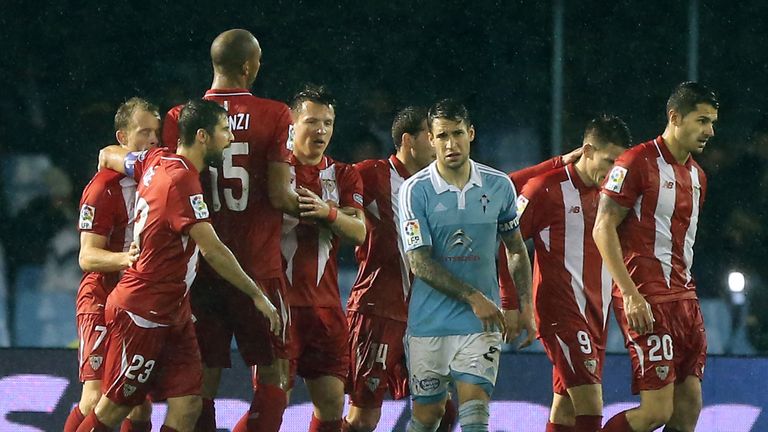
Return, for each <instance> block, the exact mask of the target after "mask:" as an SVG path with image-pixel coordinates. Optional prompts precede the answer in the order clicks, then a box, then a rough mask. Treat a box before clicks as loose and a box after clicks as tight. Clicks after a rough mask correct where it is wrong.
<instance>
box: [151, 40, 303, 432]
mask: <svg viewBox="0 0 768 432" xmlns="http://www.w3.org/2000/svg"><path fill="white" fill-rule="evenodd" d="M211 61H212V63H213V83H212V84H211V89H210V90H208V91H207V92H206V93H205V97H204V99H207V100H212V101H215V102H217V103H219V104H220V105H222V106H224V107H225V109H226V110H227V113H228V116H229V124H230V127H231V129H232V133H233V134H234V136H235V139H234V141H233V142H232V145H231V146H230V147H229V148H228V149H227V150H225V151H224V163H223V164H222V165H221V166H218V167H215V168H213V167H211V168H210V172H209V173H206V174H209V178H210V183H209V184H205V186H206V187H207V188H208V187H209V188H210V191H211V197H210V198H211V205H212V208H213V213H212V217H211V219H212V223H213V226H214V228H215V229H216V232H217V233H218V235H219V236H220V237H221V240H222V241H223V242H224V244H226V245H227V246H228V247H230V248H231V249H232V252H233V253H234V254H235V257H236V258H237V259H238V261H239V262H240V263H242V265H243V268H244V270H245V272H246V273H247V274H248V275H250V276H251V277H252V278H254V279H255V280H256V281H257V282H258V284H259V285H260V286H261V287H262V288H263V289H264V290H265V291H266V293H267V295H268V296H269V298H270V299H271V301H272V303H274V304H275V305H276V306H277V307H278V309H279V310H280V313H281V316H282V322H283V324H284V325H285V326H287V325H288V324H289V322H290V320H289V319H288V306H287V304H286V302H285V290H286V282H285V276H284V273H283V268H282V262H281V258H280V229H281V226H282V218H283V212H287V213H289V214H293V215H297V214H298V196H297V195H296V193H295V192H294V191H293V189H292V188H291V186H290V170H289V165H288V157H289V155H290V150H289V149H288V148H287V146H286V145H287V142H288V134H289V129H290V127H291V113H290V110H289V109H288V106H287V105H285V104H284V103H281V102H277V101H273V100H269V99H263V98H259V97H256V96H254V95H252V94H251V93H250V91H249V90H248V88H250V87H251V86H252V85H253V82H254V80H255V79H256V75H257V73H258V71H259V67H260V62H261V47H260V46H259V42H258V41H257V40H256V38H255V37H254V36H253V35H252V34H251V33H250V32H248V31H246V30H241V29H233V30H228V31H225V32H223V33H221V34H220V35H218V36H217V37H216V39H215V40H214V41H213V43H212V45H211ZM179 110H180V107H177V108H174V109H172V110H171V111H170V112H169V113H168V114H167V115H166V118H165V124H164V126H163V141H164V142H165V143H166V144H167V145H171V144H173V143H175V142H176V140H177V139H178V132H177V131H176V126H175V125H176V121H177V120H176V119H177V118H178V113H179ZM205 183H207V182H205ZM191 302H192V310H193V313H194V315H195V317H196V318H197V322H196V323H195V330H196V332H197V337H198V343H199V345H200V351H201V354H202V358H203V364H204V368H203V390H202V396H203V411H202V414H201V415H200V420H199V421H198V426H197V428H198V430H199V431H202V432H214V431H215V430H216V416H215V409H214V403H213V400H214V398H215V396H216V392H217V391H218V387H219V381H220V379H221V370H222V368H229V367H230V366H231V359H230V346H231V341H232V337H233V336H234V338H235V340H236V341H237V348H238V351H240V355H241V356H242V358H243V360H244V361H245V363H246V364H248V365H251V366H252V365H258V366H259V367H258V368H257V371H258V376H259V385H258V389H257V391H255V392H254V396H253V400H252V403H251V410H250V416H251V417H252V418H253V419H256V418H258V422H256V421H251V422H250V426H249V429H248V430H249V431H251V432H277V431H278V430H279V429H280V423H281V422H282V418H283V411H284V410H285V407H286V405H287V401H288V399H287V396H286V391H287V389H288V373H289V370H288V353H287V348H286V337H287V329H286V328H284V329H283V331H282V332H281V333H280V335H278V336H276V337H275V336H271V335H270V333H269V326H268V323H266V322H265V321H264V320H263V318H261V317H260V314H258V313H257V311H256V310H255V309H254V307H253V305H252V304H251V302H249V301H248V299H247V298H246V297H245V296H244V294H242V293H240V291H238V290H237V289H236V288H235V287H233V286H231V285H230V284H228V283H227V282H226V281H224V280H223V279H221V278H220V277H219V276H218V275H217V274H216V272H214V271H212V270H211V269H210V268H209V267H208V266H206V265H203V266H201V269H200V276H199V277H198V278H197V280H195V283H194V285H193V286H192V292H191ZM254 323H255V325H254Z"/></svg>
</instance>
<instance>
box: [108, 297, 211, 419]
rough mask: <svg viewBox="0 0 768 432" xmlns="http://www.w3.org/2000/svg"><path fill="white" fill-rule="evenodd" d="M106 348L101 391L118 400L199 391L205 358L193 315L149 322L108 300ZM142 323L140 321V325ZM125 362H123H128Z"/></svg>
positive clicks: (134, 402)
mask: <svg viewBox="0 0 768 432" xmlns="http://www.w3.org/2000/svg"><path fill="white" fill-rule="evenodd" d="M104 315H105V316H104V317H105V318H106V321H107V353H106V358H105V359H104V378H103V380H102V382H101V391H102V393H104V394H105V395H106V396H107V397H108V398H109V399H110V400H111V401H112V402H114V403H116V404H119V405H129V406H135V405H139V404H141V403H142V402H143V401H144V400H145V399H146V396H147V394H149V395H150V396H151V397H152V399H153V400H158V401H159V400H165V399H168V398H172V397H181V396H189V395H199V394H200V386H201V384H202V376H203V370H202V364H201V360H200V351H199V350H198V348H197V340H196V338H195V328H194V325H193V324H192V320H189V321H187V322H185V323H182V324H177V325H171V326H163V327H150V326H151V325H152V324H153V323H149V322H146V320H142V319H141V318H139V317H136V316H135V315H134V318H136V319H137V321H138V322H139V323H138V324H137V322H134V320H133V319H132V318H131V316H129V314H128V312H127V311H126V310H124V309H120V308H118V307H116V306H114V305H112V304H111V302H110V301H109V300H107V305H106V309H105V314H104ZM139 324H140V325H139ZM124 365H125V368H124Z"/></svg>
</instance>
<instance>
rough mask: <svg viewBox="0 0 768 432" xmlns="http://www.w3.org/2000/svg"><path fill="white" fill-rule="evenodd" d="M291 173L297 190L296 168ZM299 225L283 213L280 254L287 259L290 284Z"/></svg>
mask: <svg viewBox="0 0 768 432" xmlns="http://www.w3.org/2000/svg"><path fill="white" fill-rule="evenodd" d="M288 169H289V171H290V173H291V187H293V188H294V189H295V188H296V167H295V166H293V165H291V166H290V167H289V168H288ZM298 224H299V220H298V219H297V218H295V217H293V216H291V215H289V214H288V213H283V224H282V233H281V238H280V252H281V253H282V254H283V257H284V258H285V262H286V267H285V276H286V277H287V278H288V282H290V283H291V284H292V283H293V259H294V258H295V257H296V251H297V250H298V249H299V240H298V238H297V236H296V230H295V229H294V228H295V227H296V225H298Z"/></svg>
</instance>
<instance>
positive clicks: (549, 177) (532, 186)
mask: <svg viewBox="0 0 768 432" xmlns="http://www.w3.org/2000/svg"><path fill="white" fill-rule="evenodd" d="M566 169H567V168H566V167H559V168H553V169H551V170H549V171H547V172H544V173H541V174H539V175H537V176H535V177H533V178H531V179H530V180H528V182H527V183H526V184H525V186H524V187H523V189H524V190H541V189H549V188H551V187H553V186H556V185H559V184H560V183H562V182H564V181H566V180H568V173H567V172H566Z"/></svg>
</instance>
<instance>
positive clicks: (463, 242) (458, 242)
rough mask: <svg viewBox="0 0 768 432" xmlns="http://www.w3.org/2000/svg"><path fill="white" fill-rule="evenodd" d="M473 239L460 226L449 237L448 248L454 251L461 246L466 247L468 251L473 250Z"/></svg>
mask: <svg viewBox="0 0 768 432" xmlns="http://www.w3.org/2000/svg"><path fill="white" fill-rule="evenodd" d="M472 241H473V240H472V238H471V237H470V236H468V235H467V234H466V233H465V232H464V230H463V229H461V228H459V229H457V230H456V232H454V233H453V234H451V236H450V237H449V238H448V250H449V251H453V250H454V249H456V248H459V247H460V248H462V249H466V251H467V252H472V246H471V244H472Z"/></svg>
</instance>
